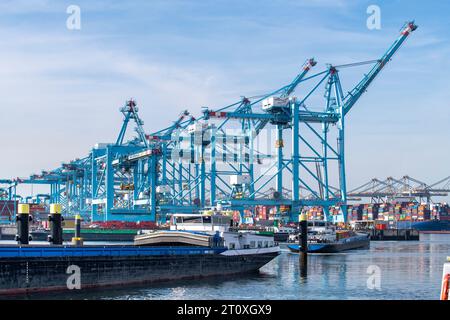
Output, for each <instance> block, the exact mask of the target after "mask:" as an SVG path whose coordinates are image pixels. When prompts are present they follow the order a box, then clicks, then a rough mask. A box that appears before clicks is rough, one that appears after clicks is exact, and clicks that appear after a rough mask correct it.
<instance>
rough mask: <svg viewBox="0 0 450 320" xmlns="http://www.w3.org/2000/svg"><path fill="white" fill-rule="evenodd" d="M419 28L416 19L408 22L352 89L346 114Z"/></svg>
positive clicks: (345, 106)
mask: <svg viewBox="0 0 450 320" xmlns="http://www.w3.org/2000/svg"><path fill="white" fill-rule="evenodd" d="M416 29H417V25H415V24H414V21H410V22H407V23H406V24H405V25H404V26H403V28H402V30H401V33H400V36H399V37H398V38H397V39H396V40H395V42H394V43H393V44H392V45H391V47H390V48H389V49H388V50H387V51H386V53H385V54H384V55H383V56H382V57H381V58H380V59H379V60H377V62H376V64H375V65H374V66H373V68H372V69H371V70H370V72H369V73H368V74H366V75H365V76H364V78H363V79H362V80H361V81H360V82H359V83H358V84H357V85H356V86H355V87H354V88H353V89H352V91H350V92H349V93H348V94H347V96H346V97H345V99H344V101H345V102H344V105H343V113H344V116H345V115H346V114H347V113H348V112H349V111H350V109H351V108H352V107H353V105H354V104H355V103H356V102H357V101H358V99H359V98H360V97H361V95H362V94H363V93H364V92H365V91H366V90H367V88H368V87H369V85H370V84H371V83H372V82H373V80H375V78H376V77H377V75H378V74H379V73H380V71H381V70H382V69H383V68H384V66H385V65H386V64H387V63H388V62H389V61H390V60H391V58H392V57H393V55H394V54H395V53H396V52H397V50H398V49H399V48H400V47H401V45H402V44H403V42H404V41H405V40H406V38H408V36H409V35H410V34H411V33H412V32H413V31H414V30H416Z"/></svg>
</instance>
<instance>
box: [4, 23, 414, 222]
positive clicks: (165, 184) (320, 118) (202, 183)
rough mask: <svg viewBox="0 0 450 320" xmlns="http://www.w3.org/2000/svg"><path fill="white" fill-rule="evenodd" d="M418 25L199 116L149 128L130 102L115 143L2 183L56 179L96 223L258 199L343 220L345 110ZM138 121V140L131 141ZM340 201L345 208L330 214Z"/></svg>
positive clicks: (64, 198) (290, 214)
mask: <svg viewBox="0 0 450 320" xmlns="http://www.w3.org/2000/svg"><path fill="white" fill-rule="evenodd" d="M416 28H417V26H416V25H415V23H414V22H408V23H406V24H405V25H404V26H403V28H402V29H401V32H400V35H399V36H398V38H397V39H396V40H395V41H394V43H393V44H392V45H391V46H390V47H389V49H388V50H387V51H386V52H385V54H383V55H382V56H381V58H379V59H377V60H371V61H365V62H360V63H352V64H345V65H328V66H327V67H326V68H325V69H324V70H322V71H319V72H317V73H314V74H311V71H312V69H313V68H314V67H315V66H316V64H317V63H316V61H315V60H314V59H308V60H307V61H306V62H305V64H304V65H303V66H302V68H301V70H300V72H299V74H298V75H297V76H296V77H295V78H294V79H293V80H292V81H291V82H290V83H289V84H287V85H285V86H283V87H281V88H279V89H277V90H274V91H271V92H269V93H267V94H263V95H260V96H257V97H242V98H241V99H239V101H237V102H235V103H233V104H230V105H227V106H225V107H222V108H212V107H204V108H203V110H202V114H201V115H200V116H199V117H198V118H196V117H194V116H192V115H191V114H190V113H189V112H188V111H187V110H186V111H184V112H182V113H181V114H180V116H179V118H178V119H177V120H176V121H174V123H173V124H172V125H171V126H169V127H167V128H165V129H162V130H159V131H156V132H153V133H150V134H146V133H145V130H144V127H143V124H144V123H143V121H142V119H141V118H140V117H139V113H138V107H137V104H136V102H135V101H134V100H129V101H127V103H126V104H125V106H124V107H123V108H121V109H120V111H121V112H122V114H123V116H124V120H123V125H122V127H121V130H120V132H119V135H118V137H117V139H116V142H115V143H107V144H97V145H96V146H95V147H94V148H93V149H92V150H91V151H90V153H89V155H88V156H86V157H84V158H81V159H76V160H74V161H71V162H70V163H67V164H63V165H62V166H61V167H59V168H57V169H54V170H51V171H48V172H45V171H44V172H42V173H41V174H40V175H32V176H31V177H30V178H27V179H14V180H2V181H3V183H5V182H6V183H7V187H6V188H5V190H8V191H9V195H10V197H13V196H14V194H15V190H16V187H17V185H18V184H22V183H32V184H34V183H35V184H45V185H49V186H50V193H49V201H50V202H52V203H56V202H57V203H61V204H62V205H63V212H64V213H66V214H75V213H80V214H83V215H85V216H86V217H87V216H89V218H90V219H92V220H93V221H111V220H124V221H145V220H150V221H155V220H164V219H165V217H166V215H167V214H168V213H171V212H192V211H196V210H203V209H205V208H215V209H219V208H220V210H229V211H239V212H240V214H241V216H242V217H243V216H244V214H245V213H246V212H250V213H251V212H254V210H255V208H256V207H257V206H261V205H263V206H273V207H276V208H278V212H279V213H280V218H282V219H286V220H291V221H295V220H297V219H298V214H299V212H300V211H301V210H302V208H304V207H310V206H321V207H323V208H324V211H325V214H326V217H327V219H329V220H334V221H345V217H346V214H343V213H345V212H346V211H347V210H346V204H347V190H346V173H345V143H344V142H345V135H344V134H345V117H346V115H347V114H348V112H349V111H350V110H351V109H352V107H353V106H354V105H355V103H356V102H357V101H358V100H359V98H360V97H361V96H362V95H363V94H364V92H366V91H367V89H368V87H369V85H370V84H371V83H372V82H373V80H374V79H375V78H376V77H377V76H378V75H379V73H380V71H381V70H382V69H383V68H384V67H385V66H386V64H387V63H388V62H389V61H390V60H391V59H392V57H393V55H394V54H395V53H396V52H397V51H398V49H399V48H400V47H401V46H402V44H403V43H404V41H405V40H406V39H407V38H408V36H409V35H410V34H411V33H412V32H413V31H414V30H416ZM366 64H371V65H373V66H372V68H371V69H370V70H369V72H368V73H367V74H365V75H364V76H363V77H362V79H361V80H360V81H359V82H358V83H357V84H356V85H355V86H354V87H353V88H351V90H349V91H348V92H346V93H345V91H344V89H343V86H342V83H341V80H340V72H341V70H342V69H345V68H349V67H357V66H361V65H366ZM323 90H324V91H325V92H324V91H323ZM294 94H296V95H294ZM133 122H134V127H135V138H134V139H131V140H127V141H126V139H125V136H126V133H127V130H128V128H129V126H130V124H131V123H133ZM333 141H336V142H337V143H336V144H335V143H333ZM288 182H289V183H288ZM0 183H1V181H0ZM333 206H335V207H340V208H341V211H340V212H341V215H339V216H332V215H330V214H329V212H328V209H329V208H330V207H333Z"/></svg>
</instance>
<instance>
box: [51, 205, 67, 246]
mask: <svg viewBox="0 0 450 320" xmlns="http://www.w3.org/2000/svg"><path fill="white" fill-rule="evenodd" d="M63 220H64V219H63V217H62V215H61V205H60V204H51V205H50V214H49V215H48V221H50V235H49V236H48V241H49V242H50V243H51V244H62V243H63V232H62V231H63V230H62V221H63Z"/></svg>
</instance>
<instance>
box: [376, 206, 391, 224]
mask: <svg viewBox="0 0 450 320" xmlns="http://www.w3.org/2000/svg"><path fill="white" fill-rule="evenodd" d="M390 207H391V205H390V204H389V203H381V204H380V205H378V218H377V219H376V220H378V221H388V220H389V208H390Z"/></svg>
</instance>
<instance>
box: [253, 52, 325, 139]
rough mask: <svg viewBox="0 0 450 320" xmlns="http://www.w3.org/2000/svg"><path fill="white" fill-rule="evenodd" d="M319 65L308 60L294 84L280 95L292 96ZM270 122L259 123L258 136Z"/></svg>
mask: <svg viewBox="0 0 450 320" xmlns="http://www.w3.org/2000/svg"><path fill="white" fill-rule="evenodd" d="M316 64H317V62H316V61H315V60H314V58H310V59H308V60H306V62H305V63H304V64H303V67H302V71H301V72H300V73H299V74H298V75H297V76H296V77H295V79H294V80H292V82H291V83H290V84H289V85H287V86H286V87H285V89H284V90H283V92H282V94H281V95H280V96H281V97H282V98H287V97H289V96H290V95H291V93H292V92H294V90H295V88H296V87H297V86H298V85H299V84H300V82H302V80H303V79H304V78H305V76H306V75H307V73H308V72H309V70H311V68H312V67H314V66H315V65H316ZM268 122H269V119H264V120H261V121H259V122H258V124H257V125H256V127H255V131H256V134H258V133H259V132H260V131H261V130H262V129H263V128H264V127H265V126H266V124H267V123H268Z"/></svg>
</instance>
